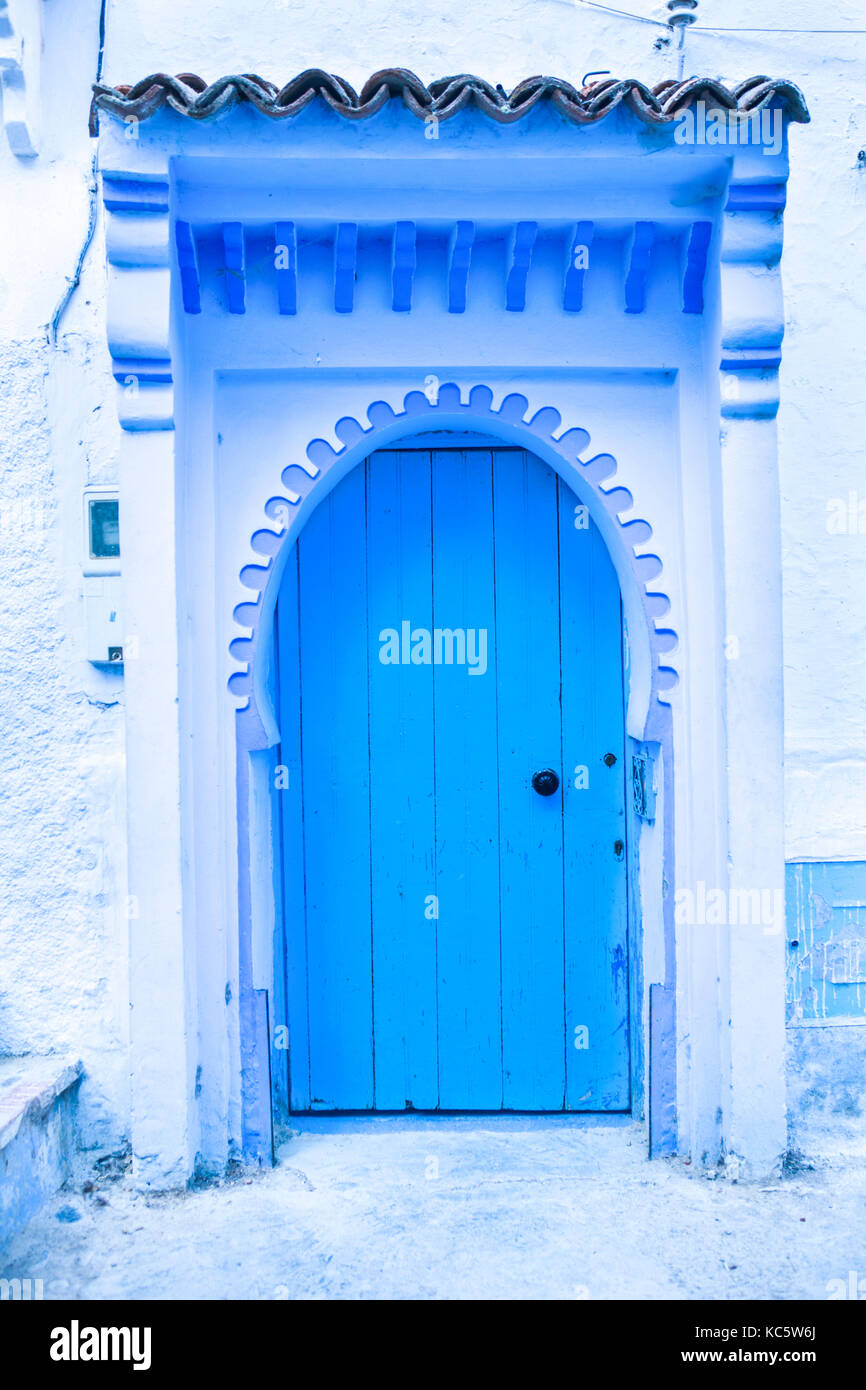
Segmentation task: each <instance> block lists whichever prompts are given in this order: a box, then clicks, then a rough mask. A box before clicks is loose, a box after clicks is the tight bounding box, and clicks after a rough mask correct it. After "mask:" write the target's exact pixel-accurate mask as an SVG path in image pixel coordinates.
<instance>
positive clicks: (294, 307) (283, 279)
mask: <svg viewBox="0 0 866 1390" xmlns="http://www.w3.org/2000/svg"><path fill="white" fill-rule="evenodd" d="M274 273H275V275H276V277H277V304H278V306H279V310H280V313H281V314H296V313H297V312H298V238H297V233H296V231H295V224H294V222H277V224H276V226H275V227H274Z"/></svg>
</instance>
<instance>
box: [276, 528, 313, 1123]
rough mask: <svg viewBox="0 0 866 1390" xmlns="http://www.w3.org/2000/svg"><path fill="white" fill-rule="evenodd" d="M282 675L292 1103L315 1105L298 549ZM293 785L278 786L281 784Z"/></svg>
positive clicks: (283, 597) (288, 575)
mask: <svg viewBox="0 0 866 1390" xmlns="http://www.w3.org/2000/svg"><path fill="white" fill-rule="evenodd" d="M276 624H277V647H278V652H277V662H278V679H279V691H280V697H279V714H280V757H279V762H280V766H281V767H283V768H285V769H286V771H285V774H284V775H283V776H280V777H279V778H275V784H274V799H275V801H276V803H277V806H278V808H279V816H280V827H281V831H282V865H283V874H282V900H283V924H284V925H283V939H284V947H283V950H284V954H285V971H286V980H285V1008H286V1014H285V1017H280V1018H275V1020H274V1022H275V1024H277V1025H280V1024H283V1025H286V1026H288V1029H289V1038H288V1042H289V1054H288V1063H289V1103H290V1108H291V1109H292V1110H308V1109H309V1105H310V1044H309V1031H308V1027H309V1025H308V1018H307V922H306V912H305V901H304V800H303V796H304V793H303V774H302V763H301V679H300V631H299V628H298V552H297V549H296V550H295V552H294V553H293V554H292V555H291V556H290V557H289V560H288V563H287V566H286V572H285V575H284V577H283V582H282V584H281V586H280V597H279V601H278V603H277V612H276ZM278 782H279V783H281V784H282V783H285V782H287V783H288V785H277V783H278Z"/></svg>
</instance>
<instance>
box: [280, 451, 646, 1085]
mask: <svg viewBox="0 0 866 1390" xmlns="http://www.w3.org/2000/svg"><path fill="white" fill-rule="evenodd" d="M277 636H278V669H279V683H280V719H281V736H282V747H281V754H280V756H281V762H282V763H283V764H284V765H285V766H286V767H287V769H288V786H287V787H286V788H285V790H284V791H283V792H282V794H281V796H280V804H281V811H282V841H283V851H282V852H283V865H284V894H283V896H284V906H285V914H286V960H287V981H286V995H287V1007H288V1015H289V1016H288V1024H289V1071H290V1084H291V1105H292V1108H293V1109H294V1110H298V1111H305V1110H325V1111H346V1110H349V1111H352V1110H373V1109H375V1110H385V1111H393V1110H524V1111H561V1110H592V1111H603V1110H626V1109H628V1108H629V1103H630V1092H629V1035H628V954H627V903H626V868H625V853H624V840H625V810H624V786H625V784H624V730H623V682H622V618H621V606H620V594H619V587H618V583H617V579H616V575H615V572H614V569H613V566H612V564H611V561H610V558H609V556H608V554H607V550H606V548H605V546H604V544H603V541H602V539H601V536H600V535H599V533H598V531H597V530H596V528H595V526H594V525H593V524H592V523H591V522H590V521H589V519H588V517H587V515H586V511H585V509H584V508H582V507H579V506H578V503H577V499H576V498H575V497H574V495H573V494H572V493H571V492H570V491H569V490H568V488H567V487H566V486H565V485H564V484H563V483H562V481H561V480H560V479H559V478H558V477H557V475H556V474H555V473H554V472H553V471H552V470H551V469H549V468H547V467H546V465H544V464H542V463H541V462H540V461H539V460H538V459H536V458H535V457H534V456H532V455H531V454H527V453H525V452H524V451H522V450H518V449H493V450H489V449H463V450H456V449H455V450H448V449H437V450H435V451H425V450H421V449H414V450H407V451H404V452H401V451H388V452H380V453H377V454H374V455H373V456H372V457H371V458H370V459H368V460H367V462H366V464H365V465H364V466H363V467H358V468H356V469H355V470H354V471H353V472H352V473H350V474H349V475H348V477H347V478H345V479H344V480H343V482H341V483H340V484H339V485H338V486H337V487H336V488H335V489H334V491H333V492H332V493H331V494H330V496H329V497H328V498H327V499H326V500H325V501H324V502H322V503H321V505H320V506H319V507H318V508H317V510H316V511H315V512H314V513H313V515H312V517H311V519H310V521H309V522H308V524H307V526H306V527H305V528H304V530H303V532H302V533H301V536H300V539H299V542H298V545H297V548H296V553H295V555H294V557H292V561H291V562H290V565H289V568H288V571H287V574H286V577H285V580H284V583H283V587H282V590H281V592H280V598H279V603H278V607H277ZM540 773H544V774H546V775H545V776H543V777H536V774H540ZM551 773H552V774H553V776H552V777H551V776H550V775H547V774H551ZM534 777H535V783H534V782H533V778H534ZM557 779H558V786H556V787H555V789H553V790H551V788H552V787H553V783H554V782H555V781H557Z"/></svg>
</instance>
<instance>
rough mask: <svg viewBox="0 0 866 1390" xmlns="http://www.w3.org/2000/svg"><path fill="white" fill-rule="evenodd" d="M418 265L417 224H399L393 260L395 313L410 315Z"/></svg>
mask: <svg viewBox="0 0 866 1390" xmlns="http://www.w3.org/2000/svg"><path fill="white" fill-rule="evenodd" d="M416 264H417V257H416V254H415V223H414V222H397V223H396V224H395V226H394V251H393V256H392V260H391V308H392V309H393V310H394V312H395V313H398V314H408V312H409V310H410V309H411V308H412V285H413V283H414V280H415V266H416Z"/></svg>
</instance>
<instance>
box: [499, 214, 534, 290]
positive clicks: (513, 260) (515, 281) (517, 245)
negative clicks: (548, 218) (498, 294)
mask: <svg viewBox="0 0 866 1390" xmlns="http://www.w3.org/2000/svg"><path fill="white" fill-rule="evenodd" d="M537 236H538V223H537V222H518V224H517V226H516V227H515V228H514V231H513V232H512V234H511V245H510V247H509V255H508V276H507V278H506V281H505V307H506V309H509V310H511V311H512V312H517V313H519V312H520V311H521V310H522V309H525V308H526V280H527V276H528V275H529V266H530V263H531V261H532V248H533V246H534V245H535V239H536V237H537Z"/></svg>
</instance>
